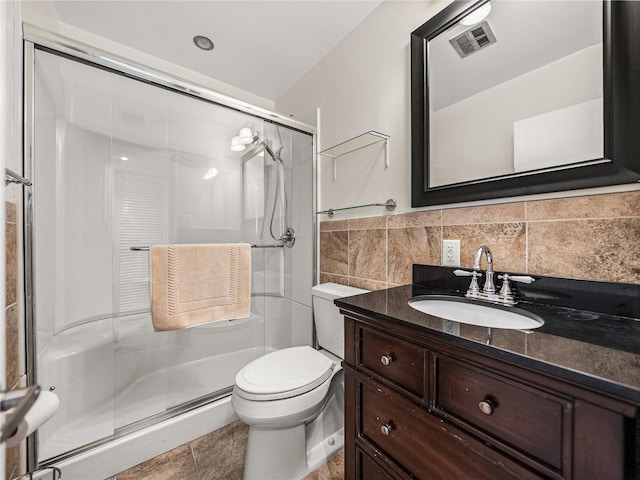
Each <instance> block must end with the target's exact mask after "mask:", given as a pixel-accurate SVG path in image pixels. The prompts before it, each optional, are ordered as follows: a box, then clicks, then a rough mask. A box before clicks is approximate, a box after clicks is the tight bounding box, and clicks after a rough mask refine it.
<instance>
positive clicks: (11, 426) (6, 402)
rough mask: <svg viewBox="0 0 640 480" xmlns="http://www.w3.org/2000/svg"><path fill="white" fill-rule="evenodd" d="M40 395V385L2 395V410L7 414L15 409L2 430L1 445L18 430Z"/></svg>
mask: <svg viewBox="0 0 640 480" xmlns="http://www.w3.org/2000/svg"><path fill="white" fill-rule="evenodd" d="M38 395H40V385H31V386H30V387H29V388H25V389H21V390H14V391H12V392H3V393H0V410H1V411H2V412H6V411H8V410H11V409H13V411H12V412H11V413H10V414H9V415H8V416H7V419H6V421H5V422H4V424H3V425H2V428H1V429H0V443H1V442H4V441H6V440H7V439H8V438H9V437H10V436H11V435H13V434H14V433H15V432H16V430H17V429H18V425H20V422H21V421H22V419H23V418H24V416H25V415H26V414H27V412H28V411H29V409H30V408H31V407H32V406H33V404H34V403H35V401H36V399H37V398H38Z"/></svg>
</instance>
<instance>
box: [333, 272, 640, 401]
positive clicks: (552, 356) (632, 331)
mask: <svg viewBox="0 0 640 480" xmlns="http://www.w3.org/2000/svg"><path fill="white" fill-rule="evenodd" d="M452 271H453V269H450V268H445V267H429V266H422V265H415V266H414V277H413V278H414V282H415V283H414V284H413V285H406V286H401V287H395V288H389V289H386V290H379V291H375V292H371V293H367V294H363V295H357V296H353V297H347V298H342V299H337V300H336V301H335V303H336V305H338V306H339V307H340V308H342V309H345V310H349V311H353V312H356V313H362V314H365V315H367V314H368V315H371V314H373V315H376V316H377V317H378V318H382V319H384V320H387V321H389V322H394V323H400V324H402V325H404V326H407V327H409V328H415V329H418V330H422V331H424V330H428V333H430V334H432V335H433V336H436V337H438V338H440V339H442V340H446V341H449V342H451V343H454V344H457V345H461V346H464V347H466V348H469V349H471V350H474V351H478V352H481V353H484V354H486V355H489V356H492V357H494V358H500V359H503V360H506V361H510V362H511V363H515V364H518V365H521V366H523V367H525V368H530V369H533V370H536V371H540V372H543V373H544V372H547V373H549V374H552V375H555V376H559V377H561V378H563V379H565V380H566V381H569V382H571V383H575V384H578V385H580V386H583V387H586V388H590V389H593V390H597V391H600V392H603V393H608V394H610V395H612V396H614V397H618V398H622V399H625V400H629V401H632V402H633V403H636V404H638V405H640V320H639V319H638V318H639V317H640V315H639V312H640V285H632V284H617V283H604V282H589V281H581V280H568V279H557V278H553V277H539V276H536V277H535V278H536V282H534V283H533V284H532V285H531V286H521V287H520V291H519V292H518V293H517V295H518V296H519V298H520V299H521V301H520V302H519V303H518V305H517V307H518V308H520V309H523V310H527V311H529V312H531V313H534V314H536V315H538V316H540V317H541V318H542V319H543V320H544V322H545V323H544V325H542V326H541V327H540V328H537V329H535V330H531V331H526V332H525V331H520V330H507V329H500V328H495V327H494V328H487V327H478V326H474V325H468V324H464V323H458V322H454V321H450V320H443V319H441V318H438V317H435V316H432V315H428V314H425V313H422V312H419V311H417V310H415V309H414V308H412V307H410V306H409V304H408V301H409V300H410V299H411V298H413V297H416V296H419V295H432V294H447V295H456V296H464V292H465V291H466V283H468V279H465V280H462V281H461V279H458V278H456V277H455V276H454V275H453V273H452ZM452 277H453V278H452ZM534 285H535V287H534ZM582 306H584V307H585V308H578V307H582Z"/></svg>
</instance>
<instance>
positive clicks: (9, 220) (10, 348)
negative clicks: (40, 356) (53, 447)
mask: <svg viewBox="0 0 640 480" xmlns="http://www.w3.org/2000/svg"><path fill="white" fill-rule="evenodd" d="M4 328H5V335H6V339H7V340H6V345H7V346H6V375H5V385H6V388H7V389H8V390H15V389H17V388H19V387H20V357H19V355H20V344H19V328H20V325H19V309H18V221H17V214H16V204H15V203H12V202H5V325H4ZM21 449H24V442H23V443H22V444H21V445H16V446H15V447H11V448H7V453H6V463H5V478H7V479H11V478H14V477H17V476H18V475H20V474H21V473H24V470H23V468H22V466H21V460H20V459H21Z"/></svg>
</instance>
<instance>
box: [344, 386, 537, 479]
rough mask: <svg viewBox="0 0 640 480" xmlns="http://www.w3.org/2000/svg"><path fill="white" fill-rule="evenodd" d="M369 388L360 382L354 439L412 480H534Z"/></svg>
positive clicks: (390, 396)
mask: <svg viewBox="0 0 640 480" xmlns="http://www.w3.org/2000/svg"><path fill="white" fill-rule="evenodd" d="M373 383H374V384H373V385H369V384H368V383H366V382H362V383H359V385H360V386H359V392H360V405H361V418H360V422H358V423H359V425H358V427H357V435H356V436H357V437H359V438H360V439H361V440H364V441H366V442H368V443H369V444H371V445H372V448H374V449H376V450H380V451H382V452H383V453H384V454H385V455H386V456H387V457H388V458H389V459H390V460H391V461H392V462H394V463H395V464H396V465H402V467H403V468H404V470H405V471H407V472H408V473H409V475H410V476H412V477H413V478H420V479H429V480H434V479H442V480H452V479H463V478H465V479H474V480H501V479H514V478H520V479H523V478H538V477H536V476H535V475H533V474H531V472H529V471H525V470H524V469H522V468H521V467H519V466H516V465H515V464H513V462H510V461H508V460H507V459H506V458H505V457H502V456H501V455H500V454H498V453H497V452H495V451H491V452H489V450H490V449H488V448H487V447H486V446H484V445H482V444H481V443H480V442H478V441H476V440H472V439H471V438H469V437H467V436H466V435H465V434H464V433H462V432H461V431H459V430H457V429H455V428H453V427H451V426H445V425H443V423H442V421H441V420H438V419H437V418H435V417H433V416H431V415H429V413H428V412H426V411H425V410H423V409H422V408H421V407H419V406H418V405H416V404H414V403H413V402H410V401H409V400H407V399H405V398H403V397H401V396H399V395H397V394H395V393H393V391H391V390H389V389H387V388H386V387H382V386H381V385H380V384H377V383H375V382H373ZM482 450H484V451H482ZM461 452H464V454H463V455H461ZM507 466H508V467H509V468H507Z"/></svg>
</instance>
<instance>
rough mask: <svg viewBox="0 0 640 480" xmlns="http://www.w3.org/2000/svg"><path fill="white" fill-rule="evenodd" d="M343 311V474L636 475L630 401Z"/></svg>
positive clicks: (452, 477)
mask: <svg viewBox="0 0 640 480" xmlns="http://www.w3.org/2000/svg"><path fill="white" fill-rule="evenodd" d="M343 313H344V314H346V317H345V360H344V369H345V406H346V410H345V421H346V425H345V478H346V479H350V480H354V479H363V480H372V479H373V480H375V479H409V478H418V479H428V480H431V479H444V480H463V479H478V480H480V479H482V480H484V479H486V480H500V479H541V478H549V479H576V480H578V479H579V480H615V479H635V478H637V477H636V451H637V450H636V444H635V442H636V431H637V425H636V415H637V408H636V406H635V405H633V404H631V403H629V402H626V401H623V400H620V399H618V398H614V397H612V396H610V395H605V394H602V393H599V392H598V391H597V390H596V389H592V388H585V387H583V386H580V385H578V384H576V383H571V382H567V381H566V380H563V379H561V378H558V377H555V376H554V375H550V374H548V373H542V372H539V371H536V370H535V369H534V368H531V367H526V368H525V367H523V366H518V365H516V364H514V363H512V362H508V361H505V360H503V359H500V358H496V357H495V356H492V355H487V354H485V353H482V352H478V351H476V350H477V349H474V350H471V349H467V348H465V347H464V346H463V345H462V344H454V343H451V342H447V341H446V340H444V339H443V337H437V336H434V335H431V334H429V332H428V331H427V330H425V331H422V330H416V329H410V328H407V327H403V326H402V325H399V324H396V323H392V324H391V323H390V322H388V321H384V320H379V319H376V318H370V317H368V316H364V315H362V314H359V313H353V312H348V311H344V310H343ZM488 348H489V347H488Z"/></svg>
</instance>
